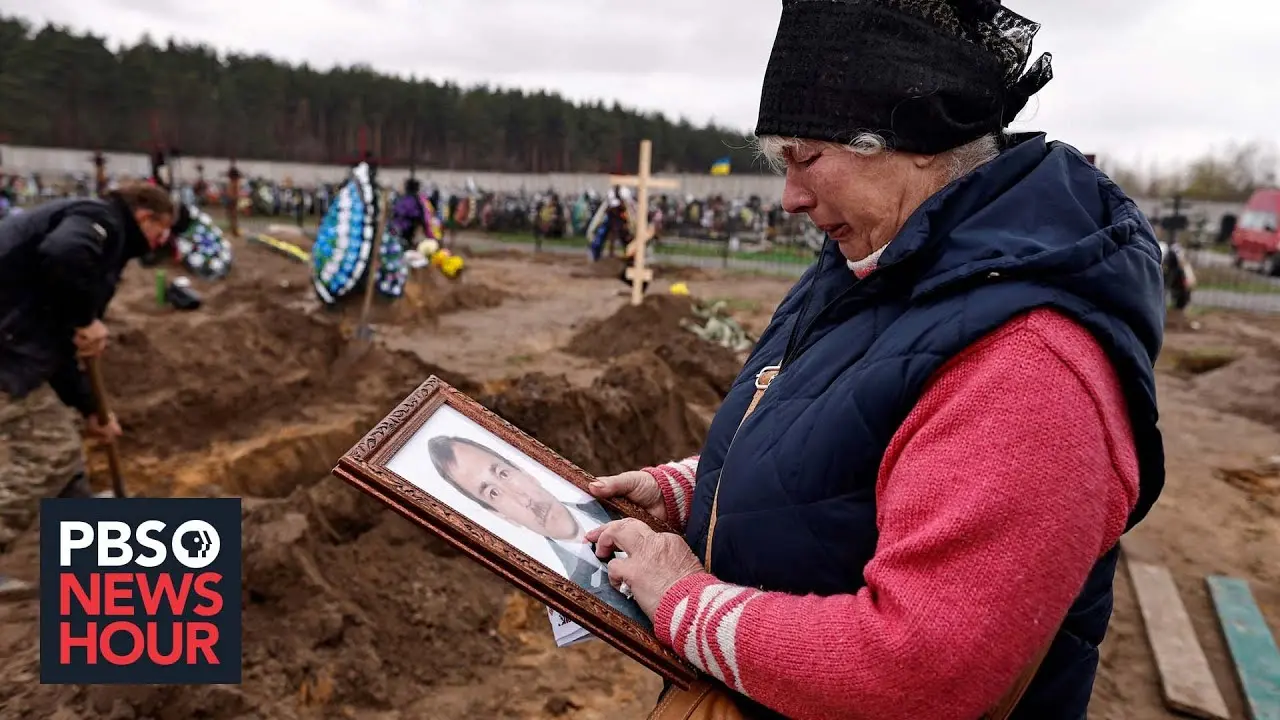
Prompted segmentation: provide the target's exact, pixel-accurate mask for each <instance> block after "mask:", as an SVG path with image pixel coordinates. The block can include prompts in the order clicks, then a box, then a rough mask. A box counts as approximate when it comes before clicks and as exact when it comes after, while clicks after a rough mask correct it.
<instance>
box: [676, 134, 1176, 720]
mask: <svg viewBox="0 0 1280 720" xmlns="http://www.w3.org/2000/svg"><path fill="white" fill-rule="evenodd" d="M1159 252H1160V251H1159V249H1158V247H1157V245H1156V242H1155V240H1154V238H1153V234H1152V230H1151V227H1150V225H1149V224H1148V223H1147V221H1146V220H1145V218H1144V217H1143V216H1142V215H1141V214H1140V212H1139V211H1138V208H1137V207H1136V206H1135V205H1134V203H1133V202H1132V201H1131V200H1130V199H1129V198H1128V197H1126V196H1125V195H1124V193H1123V192H1121V190H1120V189H1119V188H1118V187H1117V186H1116V185H1115V184H1114V183H1112V182H1111V181H1110V180H1109V179H1108V178H1107V177H1106V176H1105V175H1103V174H1102V173H1101V172H1100V171H1098V170H1097V169H1096V168H1094V167H1093V166H1092V165H1090V164H1089V163H1088V162H1087V161H1086V160H1085V159H1084V157H1083V156H1082V155H1080V154H1079V153H1078V152H1077V151H1075V150H1074V149H1072V148H1070V147H1068V146H1066V145H1062V144H1059V143H1052V144H1047V143H1046V142H1045V140H1044V137H1043V135H1033V136H1029V137H1026V138H1022V139H1020V142H1018V144H1016V145H1015V146H1013V147H1011V148H1009V149H1007V150H1005V151H1004V152H1003V153H1002V154H1001V155H1000V157H998V158H997V159H996V160H994V161H992V162H991V163H988V164H987V165H986V166H984V167H982V168H980V169H979V170H978V171H977V172H975V173H972V174H970V175H969V176H967V177H965V178H963V179H961V180H959V181H957V182H955V183H952V184H951V185H950V186H948V187H947V188H946V189H944V190H943V191H941V192H940V193H938V194H937V195H935V196H934V197H933V198H931V199H930V200H929V201H927V202H926V203H925V204H924V205H923V206H922V207H921V208H919V209H918V210H917V211H916V213H915V214H914V215H913V216H912V217H911V218H910V219H909V220H908V221H907V223H906V225H905V226H904V228H903V229H902V231H901V232H900V233H899V235H898V237H896V238H895V239H894V240H893V242H892V243H891V244H890V245H889V247H888V248H886V250H885V252H884V254H883V256H882V257H881V258H880V263H879V268H878V269H877V270H876V272H874V273H872V274H871V275H870V276H868V277H867V278H865V279H863V280H861V281H859V280H856V279H855V278H854V277H853V275H852V273H851V272H850V271H849V270H848V268H847V267H846V266H845V263H844V260H843V258H842V257H841V256H840V254H839V252H838V249H837V248H836V247H835V245H834V243H828V244H827V247H826V248H825V249H824V251H823V254H822V256H821V258H820V260H819V261H818V262H817V263H816V264H815V266H814V267H813V268H810V270H809V271H808V272H807V273H806V274H805V276H804V277H803V278H802V279H801V280H800V282H799V283H797V285H796V287H795V288H794V289H793V290H792V291H791V293H790V294H789V295H788V297H787V298H786V299H785V300H784V301H783V302H782V304H781V305H780V306H779V308H778V311H777V313H776V314H775V315H774V317H773V320H772V322H771V323H770V325H769V327H768V329H767V330H766V331H765V332H764V333H763V335H762V337H761V339H760V341H759V343H758V344H757V346H756V348H755V350H754V352H753V353H752V356H751V358H750V360H748V362H747V365H746V367H745V368H744V369H743V371H742V374H741V375H740V376H739V377H738V379H737V381H736V382H735V384H734V387H733V389H732V390H731V391H730V393H729V395H728V397H727V398H726V399H725V401H724V404H723V405H722V407H721V408H720V411H719V412H718V413H717V414H716V417H715V420H714V422H713V423H712V426H711V432H710V434H709V436H708V438H707V442H706V446H705V447H704V449H703V451H702V457H701V460H700V461H699V463H698V483H697V489H696V493H695V496H694V500H693V507H692V514H691V517H690V520H689V525H688V531H687V540H688V541H689V545H690V546H691V547H692V548H693V549H694V551H695V552H696V553H697V554H698V556H699V557H701V556H702V555H703V552H704V550H705V546H706V533H707V527H708V521H709V516H710V512H711V504H712V498H713V496H714V494H715V490H716V487H717V485H718V484H719V483H720V480H721V478H722V477H723V478H724V487H723V488H722V489H721V491H720V498H719V519H718V521H717V524H716V539H715V543H714V556H713V557H712V558H711V571H712V573H713V574H715V575H716V576H717V577H719V578H720V579H722V580H724V581H726V582H730V583H735V584H739V585H745V586H748V587H758V588H762V589H765V590H775V591H782V592H789V593H795V594H807V593H816V594H819V595H833V594H840V593H853V592H856V591H857V590H858V589H859V588H861V587H862V586H863V585H864V584H865V581H864V579H863V576H862V569H863V568H864V567H865V566H866V564H867V562H868V561H869V560H870V559H871V556H872V554H873V552H874V551H875V547H876V536H877V533H876V496H875V482H876V475H877V471H878V469H879V466H880V462H881V459H882V457H883V455H884V452H885V449H886V448H887V446H888V444H889V441H890V439H891V438H892V436H893V434H894V433H895V432H896V431H897V429H898V427H899V426H900V424H901V423H902V421H903V420H904V419H905V418H906V416H907V414H908V413H909V412H910V411H911V409H912V407H913V406H914V405H915V403H916V401H917V400H918V399H919V397H920V395H921V393H922V392H923V388H924V386H925V384H926V382H927V381H928V380H929V378H930V376H932V375H933V374H934V372H935V371H937V370H938V369H939V368H940V367H941V366H942V365H943V364H944V363H946V362H947V360H949V359H950V358H952V357H953V356H955V355H956V354H958V353H960V352H961V351H963V350H964V349H965V348H966V347H968V346H969V345H971V344H973V343H974V342H976V341H977V340H979V339H980V338H982V337H983V336H984V335H987V334H988V333H990V332H992V331H993V330H995V329H997V328H998V327H1000V326H1001V325H1003V324H1004V323H1006V322H1008V321H1009V320H1011V319H1012V318H1014V317H1015V316H1017V315H1020V314H1024V313H1026V312H1028V311H1030V310H1033V309H1036V308H1052V309H1055V310H1057V311H1059V312H1061V313H1063V314H1065V315H1067V316H1068V317H1070V318H1073V319H1074V320H1075V321H1076V322H1078V323H1080V324H1081V325H1082V326H1083V327H1085V328H1087V329H1088V330H1089V331H1090V332H1091V333H1092V334H1093V336H1094V337H1095V338H1096V339H1097V340H1098V342H1099V343H1100V344H1101V346H1102V348H1103V349H1104V350H1105V351H1106V353H1107V355H1108V356H1109V358H1110V359H1111V362H1112V363H1113V365H1114V367H1115V369H1116V371H1117V373H1118V376H1119V378H1120V382H1121V385H1122V387H1123V390H1124V395H1125V398H1126V400H1127V403H1128V408H1129V413H1130V420H1131V423H1132V427H1133V434H1134V439H1135V442H1136V444H1137V451H1138V458H1139V465H1140V475H1141V493H1140V499H1139V501H1138V506H1137V509H1136V510H1135V511H1134V513H1133V514H1132V516H1131V518H1130V522H1129V524H1130V527H1132V526H1133V525H1134V524H1136V523H1137V522H1138V521H1139V520H1140V519H1141V518H1142V517H1143V516H1144V515H1145V514H1146V513H1147V511H1148V510H1149V509H1150V507H1151V505H1152V503H1153V502H1154V501H1155V499H1156V497H1157V496H1158V495H1159V493H1160V489H1161V487H1162V486H1163V483H1164V449H1163V445H1162V442H1161V438H1160V432H1159V430H1158V429H1157V427H1156V419H1157V418H1156V398H1155V378H1154V374H1153V370H1152V368H1153V365H1154V363H1155V358H1156V355H1157V353H1158V352H1159V348H1160V344H1161V340H1162V334H1163V321H1164V295H1163V290H1162V283H1161V274H1160V254H1159ZM779 363H781V364H782V366H783V370H782V372H781V373H780V374H779V375H778V377H777V378H776V379H775V380H774V381H773V383H772V385H771V386H770V387H769V391H768V392H767V393H766V394H765V396H764V399H763V401H762V402H761V403H760V405H759V407H758V408H757V409H756V411H755V413H753V414H752V416H751V417H750V418H749V419H748V420H747V421H746V423H745V424H743V426H742V428H741V430H739V431H738V435H737V438H736V439H734V431H735V430H736V429H737V426H738V423H739V421H740V420H741V418H742V415H743V412H744V411H745V410H746V407H747V404H748V403H749V402H750V400H751V396H752V394H753V392H754V382H753V381H754V378H755V376H756V374H757V373H758V372H759V371H760V370H761V369H762V368H764V367H767V366H770V365H775V364H779ZM731 441H732V445H733V447H732V452H730V442H731ZM1010 461H1011V462H1016V460H1015V459H1011V460H1010ZM1115 566H1116V551H1115V550H1112V551H1111V552H1110V553H1108V554H1107V555H1106V556H1105V557H1103V558H1102V559H1101V561H1099V562H1098V564H1097V565H1096V566H1095V567H1094V569H1093V571H1092V573H1091V575H1090V576H1089V579H1088V581H1087V583H1086V585H1085V587H1084V588H1083V590H1082V592H1081V594H1080V596H1079V598H1078V599H1077V600H1076V602H1075V604H1074V605H1073V606H1072V608H1071V611H1070V614H1069V616H1068V618H1067V620H1066V622H1065V624H1064V626H1063V628H1062V630H1061V631H1060V632H1059V634H1058V636H1057V637H1056V638H1055V640H1054V642H1053V645H1052V647H1051V649H1050V651H1049V654H1048V656H1047V657H1046V659H1045V661H1044V663H1043V664H1042V666H1041V669H1040V671H1039V673H1038V674H1037V676H1036V678H1035V680H1034V681H1033V683H1032V684H1031V686H1030V687H1029V689H1028V690H1027V693H1026V695H1025V696H1024V699H1023V701H1022V702H1021V704H1020V705H1019V707H1018V709H1017V711H1016V712H1015V714H1014V717H1015V718H1037V719H1039V720H1045V719H1053V718H1083V717H1085V711H1086V708H1087V706H1088V703H1089V696H1090V693H1091V690H1092V687H1093V679H1094V675H1095V673H1096V671H1097V664H1098V650H1097V648H1098V644H1099V643H1100V642H1101V641H1102V638H1103V635H1104V634H1105V632H1106V628H1107V622H1108V619H1109V618H1110V616H1111V603H1112V592H1111V586H1112V579H1113V576H1114V572H1115ZM743 704H744V710H748V711H749V712H750V714H751V715H752V716H753V717H776V715H774V714H773V713H770V712H769V711H767V710H765V709H763V708H761V707H759V706H757V705H755V704H754V703H750V702H749V701H746V700H745V699H744V700H743Z"/></svg>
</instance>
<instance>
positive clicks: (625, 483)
mask: <svg viewBox="0 0 1280 720" xmlns="http://www.w3.org/2000/svg"><path fill="white" fill-rule="evenodd" d="M642 476H643V477H642ZM647 477H648V474H647V473H645V472H644V471H642V470H631V471H628V472H624V473H619V474H617V475H609V476H607V477H602V478H596V480H595V482H593V483H591V484H590V485H589V486H588V487H589V488H590V490H591V494H592V495H595V496H596V497H627V496H628V495H630V494H632V493H634V492H635V491H636V490H638V489H639V487H640V485H641V483H643V482H644V479H645V478H647Z"/></svg>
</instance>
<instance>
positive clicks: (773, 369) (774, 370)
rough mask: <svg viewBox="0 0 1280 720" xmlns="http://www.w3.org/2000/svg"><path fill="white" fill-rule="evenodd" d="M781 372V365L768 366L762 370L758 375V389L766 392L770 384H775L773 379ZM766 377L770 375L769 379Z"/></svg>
mask: <svg viewBox="0 0 1280 720" xmlns="http://www.w3.org/2000/svg"><path fill="white" fill-rule="evenodd" d="M781 371H782V366H781V365H766V366H764V367H762V368H760V372H758V373H756V389H757V390H764V389H765V388H767V387H769V383H771V382H773V379H774V378H775V377H777V376H778V373H779V372H781ZM766 375H768V377H765V376H766Z"/></svg>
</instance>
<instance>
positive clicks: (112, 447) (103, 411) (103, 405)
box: [85, 357, 125, 498]
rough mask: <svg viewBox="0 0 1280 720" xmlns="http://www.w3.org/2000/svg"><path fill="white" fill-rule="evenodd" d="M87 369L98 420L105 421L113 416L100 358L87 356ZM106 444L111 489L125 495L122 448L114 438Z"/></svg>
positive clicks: (119, 495)
mask: <svg viewBox="0 0 1280 720" xmlns="http://www.w3.org/2000/svg"><path fill="white" fill-rule="evenodd" d="M85 370H86V371H87V372H88V373H89V385H90V387H92V388H93V401H94V404H95V405H96V406H97V415H98V421H99V422H104V423H105V422H107V419H108V418H110V417H111V404H110V402H109V401H108V399H107V386H106V384H105V383H104V382H103V381H102V368H101V367H99V365H98V358H96V357H91V358H86V359H85ZM106 446H107V465H108V466H110V468H111V489H112V491H113V492H115V495H116V497H118V498H122V497H125V493H124V475H123V474H122V472H121V470H120V448H118V447H116V442H115V440H114V439H113V440H109V441H108V442H107V443H106Z"/></svg>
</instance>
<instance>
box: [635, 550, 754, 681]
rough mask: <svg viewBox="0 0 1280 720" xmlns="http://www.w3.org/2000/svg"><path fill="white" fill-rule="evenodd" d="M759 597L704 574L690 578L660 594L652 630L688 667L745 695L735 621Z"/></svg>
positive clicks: (749, 589) (737, 586) (744, 588)
mask: <svg viewBox="0 0 1280 720" xmlns="http://www.w3.org/2000/svg"><path fill="white" fill-rule="evenodd" d="M762 595H764V593H763V592H761V591H759V590H753V589H751V588H746V587H742V586H739V585H729V584H726V583H722V582H720V581H719V580H717V579H716V578H715V576H714V575H710V574H708V573H697V574H695V575H690V576H688V577H686V578H684V579H683V580H681V581H679V582H677V583H676V584H675V585H672V586H671V589H670V590H668V591H667V592H666V594H665V595H663V596H662V601H661V602H659V603H658V610H657V612H655V613H654V616H653V629H654V632H655V633H656V634H657V636H658V640H659V641H661V642H663V643H665V644H666V645H668V646H670V647H671V649H673V650H675V651H676V652H677V653H679V654H680V655H681V656H683V657H684V658H685V659H686V660H688V661H689V662H691V663H693V665H694V667H696V668H698V669H699V670H701V671H703V672H704V673H706V674H708V675H711V676H712V677H714V678H716V679H717V680H719V681H721V682H723V683H724V684H725V685H727V686H728V687H731V688H733V689H735V690H737V691H738V692H741V693H744V694H745V693H746V690H744V689H743V687H742V677H741V673H740V670H739V667H738V652H737V637H738V622H739V620H741V618H742V613H743V610H744V609H745V608H746V606H747V604H748V603H750V602H751V601H752V600H754V599H756V598H758V597H760V596H762Z"/></svg>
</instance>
